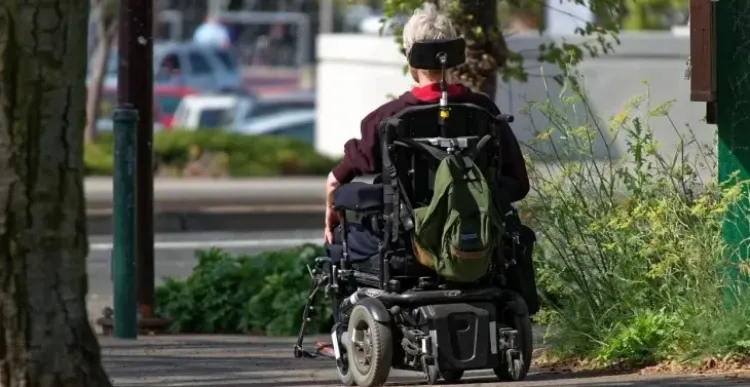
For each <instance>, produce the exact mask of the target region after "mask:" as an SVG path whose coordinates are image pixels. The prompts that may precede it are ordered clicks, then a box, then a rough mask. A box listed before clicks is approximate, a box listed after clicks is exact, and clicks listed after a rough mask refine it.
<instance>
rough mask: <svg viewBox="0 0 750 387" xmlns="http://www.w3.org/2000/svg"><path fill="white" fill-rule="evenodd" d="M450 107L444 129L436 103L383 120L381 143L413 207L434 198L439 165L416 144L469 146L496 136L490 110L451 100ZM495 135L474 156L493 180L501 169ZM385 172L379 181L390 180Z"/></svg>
mask: <svg viewBox="0 0 750 387" xmlns="http://www.w3.org/2000/svg"><path fill="white" fill-rule="evenodd" d="M448 106H449V107H450V110H451V113H450V114H451V118H450V125H448V126H447V127H446V128H445V129H443V128H441V127H440V126H439V125H438V123H437V119H436V117H437V116H438V114H439V106H438V105H437V104H433V105H420V106H414V107H410V108H407V109H405V110H403V111H401V112H400V113H398V114H396V115H395V116H393V117H391V118H390V119H388V120H386V121H384V123H383V126H382V127H381V136H382V142H383V144H382V146H383V147H384V149H385V150H386V151H388V152H389V158H390V162H391V163H392V165H393V168H395V170H396V173H397V175H398V179H399V182H400V184H401V185H402V187H403V190H404V193H405V194H406V200H408V201H409V203H410V204H411V205H412V206H413V207H419V206H422V205H426V204H427V203H429V201H430V200H431V199H432V193H433V186H434V176H435V172H436V170H437V167H438V165H439V164H440V160H439V159H437V158H436V157H434V156H433V155H431V154H430V153H429V152H426V151H424V149H420V148H415V147H414V144H415V143H416V144H423V145H428V146H430V147H435V148H439V149H441V150H443V151H448V150H450V149H451V148H454V149H466V148H471V147H474V146H476V145H477V143H478V142H479V141H480V140H481V139H482V138H483V137H484V136H486V135H493V131H494V130H495V119H494V117H492V115H490V114H489V113H488V112H487V110H485V109H483V108H481V107H479V106H477V105H474V104H469V103H449V105H448ZM495 138H496V137H494V136H493V137H492V139H490V143H488V144H486V145H485V146H484V147H483V148H482V149H481V151H480V152H479V153H478V154H477V155H476V158H475V163H476V164H477V166H478V167H479V168H480V169H481V170H482V172H483V173H484V174H485V177H486V178H487V179H488V180H491V179H494V177H495V175H496V171H497V170H498V168H500V165H499V164H498V163H499V160H500V158H499V157H498V156H499V144H498V143H497V142H496V140H495ZM405 141H406V142H408V144H407V143H405ZM409 144H411V146H410V145H409ZM382 173H383V176H381V179H380V180H381V181H384V182H385V181H390V178H389V176H387V175H388V174H389V173H390V171H388V168H387V167H386V168H383V172H382Z"/></svg>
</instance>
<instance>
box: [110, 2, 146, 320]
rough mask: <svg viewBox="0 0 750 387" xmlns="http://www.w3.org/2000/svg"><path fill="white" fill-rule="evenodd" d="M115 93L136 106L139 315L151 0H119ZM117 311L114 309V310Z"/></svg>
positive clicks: (142, 300)
mask: <svg viewBox="0 0 750 387" xmlns="http://www.w3.org/2000/svg"><path fill="white" fill-rule="evenodd" d="M118 22H119V25H120V35H119V38H118V48H119V53H120V60H119V63H118V77H117V93H118V100H119V103H120V104H128V105H132V107H133V108H135V110H136V111H137V112H138V117H139V120H138V128H137V130H136V141H135V148H136V149H135V179H136V184H135V189H136V192H135V198H136V205H135V221H136V228H135V229H136V237H135V249H134V250H135V256H136V268H137V275H136V291H137V296H138V312H139V315H140V317H150V316H151V314H152V305H153V302H152V300H153V294H154V233H153V191H154V189H153V169H152V159H153V157H152V143H153V120H154V118H153V105H154V103H153V98H154V97H153V78H154V73H153V71H154V70H153V1H152V0H120V18H119V21H118ZM115 314H117V310H115Z"/></svg>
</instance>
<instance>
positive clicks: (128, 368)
mask: <svg viewBox="0 0 750 387" xmlns="http://www.w3.org/2000/svg"><path fill="white" fill-rule="evenodd" d="M100 342H101V344H102V351H103V353H104V362H105V367H106V368H107V370H108V372H109V374H110V377H111V378H112V379H113V380H114V384H115V386H119V387H146V386H148V387H177V386H184V387H199V386H200V387H208V386H216V387H219V386H226V387H257V386H265V387H296V386H305V387H331V386H336V385H337V383H336V379H335V373H334V371H333V368H332V367H333V364H332V362H331V361H330V360H328V359H312V360H299V359H294V357H293V356H292V350H291V349H292V342H293V340H291V339H288V338H283V339H278V338H260V337H248V336H147V337H141V338H139V339H138V340H137V341H134V340H127V341H125V340H117V339H113V338H109V337H102V338H100ZM420 384H424V383H423V379H422V376H421V374H418V373H412V372H401V371H394V372H393V373H392V374H391V378H390V380H389V385H394V386H415V385H420ZM499 385H500V384H499V383H497V382H495V381H494V380H493V379H492V378H491V373H488V372H472V373H469V374H468V375H467V376H466V382H465V383H464V384H462V386H465V387H479V386H487V387H489V386H499ZM507 385H508V386H513V387H542V386H554V387H557V386H585V387H615V386H618V387H620V386H630V387H655V386H668V387H699V386H701V387H708V386H711V387H728V386H732V387H735V386H750V378H747V379H740V378H736V377H734V378H732V377H726V376H714V377H710V378H709V377H699V376H679V377H678V376H669V377H667V376H648V377H644V376H634V375H618V376H606V377H605V376H602V377H583V376H576V375H569V374H549V373H538V372H536V373H533V374H532V375H529V377H528V378H527V379H526V381H524V382H520V383H512V384H511V383H508V384H507Z"/></svg>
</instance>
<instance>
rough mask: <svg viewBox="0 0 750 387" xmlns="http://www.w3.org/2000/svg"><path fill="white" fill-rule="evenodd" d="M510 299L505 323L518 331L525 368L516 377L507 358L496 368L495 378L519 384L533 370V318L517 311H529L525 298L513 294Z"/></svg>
mask: <svg viewBox="0 0 750 387" xmlns="http://www.w3.org/2000/svg"><path fill="white" fill-rule="evenodd" d="M509 298H510V299H509V300H508V301H507V304H506V305H507V309H505V310H506V312H505V316H504V320H505V321H504V323H505V324H507V325H509V326H510V327H511V328H514V329H516V330H517V331H518V337H517V342H518V346H519V348H518V349H519V350H520V351H521V359H522V360H523V368H522V369H521V372H520V374H519V375H518V377H514V376H513V375H512V374H511V373H510V371H509V370H508V364H507V361H506V359H505V357H504V356H503V357H501V358H500V362H501V364H500V366H499V367H497V368H495V369H494V370H493V371H495V376H497V378H498V379H500V381H503V382H518V381H521V380H523V379H524V378H526V375H527V374H528V373H529V369H530V368H531V355H532V353H533V351H534V338H533V333H532V328H531V316H529V314H528V313H523V314H519V313H518V312H517V311H519V310H522V311H528V308H527V307H526V301H524V300H523V297H521V296H520V295H518V294H516V293H514V292H512V293H511V295H510V297H509Z"/></svg>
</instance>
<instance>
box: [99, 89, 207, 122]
mask: <svg viewBox="0 0 750 387" xmlns="http://www.w3.org/2000/svg"><path fill="white" fill-rule="evenodd" d="M193 94H195V90H193V89H191V88H188V87H181V86H168V85H158V86H154V122H155V123H158V124H159V125H161V126H162V127H163V128H164V129H165V130H169V129H170V128H171V126H172V117H173V116H174V113H175V111H176V110H177V107H178V106H179V104H180V101H182V98H183V97H185V96H188V95H193ZM116 107H117V90H116V89H113V88H107V87H105V88H104V89H103V90H102V100H101V102H100V104H99V109H100V111H99V115H100V117H101V119H103V120H105V121H106V120H107V119H109V118H110V117H111V116H112V110H113V109H115V108H116ZM97 126H98V125H97Z"/></svg>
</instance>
